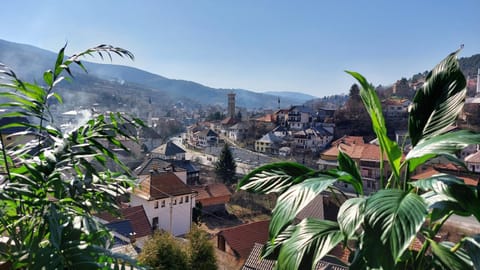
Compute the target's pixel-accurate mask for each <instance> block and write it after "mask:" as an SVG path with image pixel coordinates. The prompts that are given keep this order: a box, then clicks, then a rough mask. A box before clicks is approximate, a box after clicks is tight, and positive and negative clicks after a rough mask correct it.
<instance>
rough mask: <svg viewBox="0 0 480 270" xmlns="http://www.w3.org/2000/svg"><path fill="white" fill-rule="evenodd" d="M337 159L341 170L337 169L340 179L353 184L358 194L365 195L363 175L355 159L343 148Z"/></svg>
mask: <svg viewBox="0 0 480 270" xmlns="http://www.w3.org/2000/svg"><path fill="white" fill-rule="evenodd" d="M337 160H338V169H339V171H337V175H338V176H339V180H340V181H344V182H347V183H349V184H351V185H352V186H353V188H354V189H355V191H356V192H357V193H358V194H360V195H363V183H362V176H361V175H360V171H359V170H358V166H357V163H355V161H353V159H352V158H351V157H349V156H348V155H347V154H345V153H344V152H343V151H342V150H341V149H339V151H338V157H337ZM340 172H346V173H348V174H349V175H350V177H347V176H346V175H341V174H344V173H340Z"/></svg>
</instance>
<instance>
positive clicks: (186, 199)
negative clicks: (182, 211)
mask: <svg viewBox="0 0 480 270" xmlns="http://www.w3.org/2000/svg"><path fill="white" fill-rule="evenodd" d="M188 198H189V197H188V195H187V196H185V202H186V203H187V202H188Z"/></svg>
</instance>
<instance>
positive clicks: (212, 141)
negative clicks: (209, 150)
mask: <svg viewBox="0 0 480 270" xmlns="http://www.w3.org/2000/svg"><path fill="white" fill-rule="evenodd" d="M193 137H194V140H193V141H195V142H196V143H195V146H196V147H200V148H205V147H208V146H213V145H216V144H217V143H218V134H217V133H215V132H214V131H213V130H211V129H204V130H200V131H197V132H195V133H194V135H193Z"/></svg>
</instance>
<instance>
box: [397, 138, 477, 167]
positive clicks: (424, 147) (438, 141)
mask: <svg viewBox="0 0 480 270" xmlns="http://www.w3.org/2000/svg"><path fill="white" fill-rule="evenodd" d="M470 144H480V134H475V133H473V132H471V131H467V130H460V131H455V132H449V133H445V134H441V135H437V136H435V137H431V138H429V139H427V140H422V141H420V142H419V143H418V144H417V145H416V146H415V147H414V148H413V149H412V150H411V151H410V152H409V153H408V154H407V156H406V158H405V161H407V162H409V167H408V168H409V170H410V172H413V171H414V170H415V169H416V168H417V167H418V166H419V165H421V164H423V163H424V162H425V161H427V160H429V159H431V158H434V157H437V156H446V157H450V158H452V159H456V156H455V155H454V154H455V153H456V152H457V151H459V150H461V149H463V148H465V147H467V146H468V145H470Z"/></svg>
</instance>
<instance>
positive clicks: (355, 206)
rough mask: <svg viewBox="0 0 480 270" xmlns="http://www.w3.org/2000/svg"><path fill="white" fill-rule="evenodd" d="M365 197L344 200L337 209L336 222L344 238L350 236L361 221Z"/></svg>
mask: <svg viewBox="0 0 480 270" xmlns="http://www.w3.org/2000/svg"><path fill="white" fill-rule="evenodd" d="M365 203H366V198H364V197H361V198H351V199H348V200H346V201H345V202H344V203H343V204H342V205H341V206H340V210H339V211H338V218H337V220H338V224H339V226H340V229H341V231H342V233H343V234H344V236H345V239H348V238H350V237H352V236H353V235H354V234H355V232H356V231H357V230H358V229H359V228H360V225H361V224H362V222H363V218H364V213H365V212H364V210H365Z"/></svg>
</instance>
